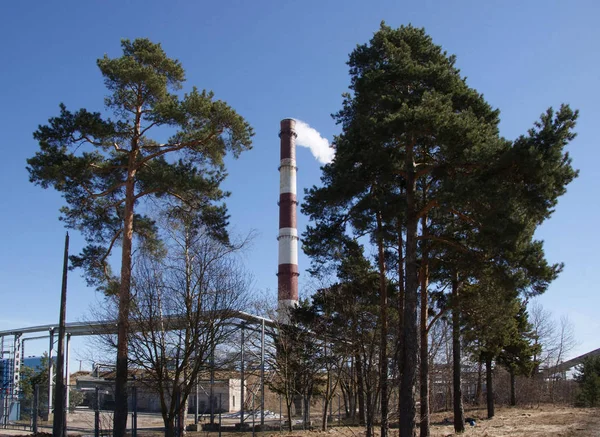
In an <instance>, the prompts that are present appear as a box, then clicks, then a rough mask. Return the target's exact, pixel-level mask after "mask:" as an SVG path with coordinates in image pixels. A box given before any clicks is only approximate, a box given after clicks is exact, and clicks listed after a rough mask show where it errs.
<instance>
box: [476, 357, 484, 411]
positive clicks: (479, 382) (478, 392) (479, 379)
mask: <svg viewBox="0 0 600 437" xmlns="http://www.w3.org/2000/svg"><path fill="white" fill-rule="evenodd" d="M482 368H483V363H482V362H481V361H480V362H479V363H478V365H477V388H476V389H475V405H481V392H482V390H481V386H482V385H483V380H482V378H483V369H482Z"/></svg>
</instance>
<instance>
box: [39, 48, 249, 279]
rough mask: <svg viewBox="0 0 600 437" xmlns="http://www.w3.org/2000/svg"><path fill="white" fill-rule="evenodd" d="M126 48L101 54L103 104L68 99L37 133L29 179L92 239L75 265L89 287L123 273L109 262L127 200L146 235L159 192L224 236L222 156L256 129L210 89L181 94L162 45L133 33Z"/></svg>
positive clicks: (151, 235) (179, 70) (245, 145)
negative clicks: (51, 194)
mask: <svg viewBox="0 0 600 437" xmlns="http://www.w3.org/2000/svg"><path fill="white" fill-rule="evenodd" d="M121 46H122V49H123V55H122V56H121V57H118V58H109V57H108V56H107V55H104V57H103V58H101V59H99V60H98V62H97V64H98V67H99V69H100V71H101V73H102V76H103V77H104V84H105V86H106V88H107V89H108V91H109V94H108V95H107V96H106V98H105V100H104V105H105V110H104V111H103V112H91V111H88V110H87V109H80V110H77V111H70V110H68V109H67V107H66V106H65V105H64V104H61V105H60V113H59V115H58V116H57V117H53V118H50V120H49V122H48V124H46V125H42V126H39V128H38V130H37V131H36V132H35V133H34V138H35V139H36V140H37V141H38V142H39V145H40V150H39V151H38V152H37V153H36V154H35V156H34V157H32V158H30V159H28V161H27V163H28V167H27V169H28V171H29V175H30V180H31V182H33V183H35V184H37V185H40V186H41V187H43V188H48V187H53V188H55V189H56V190H58V191H60V192H61V193H62V194H63V197H64V199H65V201H66V206H64V207H63V208H62V209H61V220H63V221H64V222H65V224H66V225H67V227H69V228H74V229H77V230H79V231H81V232H82V233H83V234H84V235H85V237H86V239H87V242H88V246H87V247H86V248H85V249H84V250H83V252H82V253H81V254H80V255H79V256H74V257H72V261H73V265H74V266H82V267H85V269H86V271H87V278H88V281H89V282H90V284H93V285H95V286H101V287H102V286H104V285H105V284H106V280H107V279H108V280H117V279H118V278H116V277H114V275H113V274H112V273H111V272H110V268H109V266H108V263H107V259H108V256H109V254H110V253H111V250H112V248H113V247H114V246H115V245H117V244H119V240H120V239H122V238H123V223H124V219H125V213H126V211H125V210H126V208H127V206H128V205H129V203H130V204H131V207H132V209H135V214H134V219H133V231H134V233H135V235H136V236H137V237H139V238H140V239H141V240H145V241H147V242H151V241H156V238H157V233H156V229H155V226H154V223H153V221H152V219H151V218H150V217H148V216H147V215H145V211H147V209H145V207H144V206H143V205H142V204H141V203H142V201H143V200H149V199H154V201H159V202H162V201H172V200H174V201H176V202H177V203H178V204H179V205H180V207H184V208H187V209H191V210H198V211H200V216H201V218H202V220H203V221H204V222H205V224H206V225H207V226H208V227H209V228H210V229H212V231H213V233H214V235H215V236H217V237H218V238H220V239H221V240H222V241H227V238H228V237H227V230H226V226H227V221H228V216H227V210H226V207H225V205H224V204H223V203H222V201H223V199H224V198H225V197H226V196H227V195H228V193H226V192H224V191H223V190H221V188H220V184H221V182H222V181H223V179H224V178H225V176H226V171H225V167H224V162H223V158H224V157H225V155H226V153H231V154H232V155H233V156H235V157H237V156H238V155H239V154H240V153H241V152H242V151H244V150H248V149H249V148H250V144H251V137H252V135H253V133H252V129H251V128H250V126H249V125H248V123H247V122H246V121H245V120H244V119H243V118H242V117H241V116H240V115H238V114H237V113H236V112H235V111H234V110H233V109H232V108H231V107H229V106H228V105H227V104H226V103H225V102H223V101H220V100H216V99H215V98H214V96H213V93H212V92H208V91H199V90H198V89H197V88H195V87H193V88H192V89H191V91H189V92H187V93H185V94H183V95H180V94H178V93H177V92H178V91H179V90H181V88H182V86H183V84H184V82H185V73H184V70H183V67H182V65H181V63H180V62H179V61H177V60H175V59H170V58H168V57H167V56H166V54H165V52H164V51H163V49H162V48H161V46H160V44H155V43H152V42H151V41H149V40H147V39H136V40H135V41H129V40H123V41H122V43H121ZM153 132H156V134H155V135H157V136H156V138H160V137H162V136H165V137H166V136H167V135H170V136H169V137H168V139H166V141H164V142H161V141H158V140H157V139H153V138H152V137H151V136H150V134H151V133H153ZM128 182H130V183H131V184H130V185H129V188H130V189H131V191H129V192H128V191H127V189H128ZM128 202H129V203H128ZM150 208H154V206H151V207H150Z"/></svg>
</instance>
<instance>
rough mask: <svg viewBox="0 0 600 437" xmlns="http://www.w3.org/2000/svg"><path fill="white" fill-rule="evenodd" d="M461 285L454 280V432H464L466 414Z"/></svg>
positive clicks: (456, 279)
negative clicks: (461, 364) (462, 385)
mask: <svg viewBox="0 0 600 437" xmlns="http://www.w3.org/2000/svg"><path fill="white" fill-rule="evenodd" d="M459 288H460V284H459V282H458V278H456V277H455V278H454V279H453V280H452V385H453V392H454V397H453V400H454V402H453V405H454V431H455V432H457V433H459V432H464V430H465V413H464V410H463V402H462V388H461V368H460V362H461V356H460V297H459V291H460V290H459Z"/></svg>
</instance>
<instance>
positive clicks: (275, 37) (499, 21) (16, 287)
mask: <svg viewBox="0 0 600 437" xmlns="http://www.w3.org/2000/svg"><path fill="white" fill-rule="evenodd" d="M0 16H1V17H2V18H3V20H2V21H3V23H2V26H0V38H1V40H2V41H3V47H2V51H1V54H2V68H0V102H1V105H2V106H1V108H2V110H1V111H2V113H1V117H0V127H1V132H2V134H3V135H2V140H3V142H4V145H3V148H2V150H3V156H2V159H1V160H0V182H1V184H2V186H4V187H5V189H4V195H3V196H2V198H1V200H0V205H1V211H2V214H1V215H0V242H1V243H0V247H1V249H0V296H1V299H0V330H3V329H11V328H15V327H19V326H30V325H37V324H46V323H54V322H55V321H56V320H57V319H58V309H59V302H58V298H59V293H60V280H61V263H62V244H63V239H64V228H63V226H62V224H61V223H60V222H59V221H58V209H59V207H60V206H61V205H62V201H61V198H60V196H59V194H57V193H56V192H53V191H52V190H42V189H41V188H39V187H36V186H34V185H32V184H30V183H29V182H28V175H27V172H26V170H25V160H26V158H28V157H30V156H32V155H33V154H34V153H35V151H36V150H37V147H38V146H37V144H36V142H35V141H34V140H33V138H32V132H33V131H35V129H36V128H37V126H38V125H39V124H43V123H45V122H46V121H47V120H48V118H49V117H51V116H54V115H57V113H58V104H59V103H60V102H64V103H65V104H66V105H67V107H69V108H71V109H78V108H80V107H86V108H88V109H89V110H102V109H103V103H102V98H103V96H104V95H105V89H104V86H103V83H102V78H101V76H100V73H99V71H98V69H97V67H96V63H95V61H96V59H97V58H99V57H101V56H102V55H103V54H104V53H108V55H109V56H112V57H115V56H119V55H120V40H121V39H122V38H130V39H134V38H137V37H148V38H150V39H152V40H153V41H155V42H160V43H162V45H163V48H164V49H165V51H166V52H167V54H168V55H169V56H170V57H174V58H178V59H179V60H180V61H181V62H182V64H183V66H184V68H185V69H186V72H187V79H188V81H187V84H186V89H189V88H191V86H192V85H196V86H197V87H199V88H200V89H203V88H205V89H209V90H213V91H214V92H215V96H216V97H217V98H219V99H222V100H225V101H227V102H228V103H229V104H230V105H231V106H233V107H234V108H235V109H236V110H237V111H238V112H239V113H240V114H242V115H243V116H244V117H246V119H247V120H248V121H249V122H250V123H251V125H252V126H253V127H254V129H255V132H256V136H255V137H254V148H253V150H252V151H250V152H246V153H244V154H243V155H242V156H241V157H240V159H239V160H236V161H228V169H229V173H230V177H229V178H228V180H227V182H226V184H225V187H226V188H227V189H229V190H231V192H232V196H231V198H230V199H229V200H228V202H227V203H228V206H229V210H230V213H231V216H232V219H231V222H232V228H233V230H234V232H237V233H239V234H246V233H248V232H249V231H251V230H256V231H257V237H256V238H255V240H254V244H253V246H252V248H251V249H250V251H249V252H248V253H247V255H246V261H247V267H248V269H249V270H250V271H251V273H252V274H253V276H254V286H255V288H256V290H259V291H265V290H269V291H270V292H271V293H272V295H273V296H275V289H276V285H277V278H276V276H275V273H276V270H277V242H276V235H277V228H278V219H277V199H278V194H279V193H278V189H279V175H278V172H277V167H278V162H279V156H278V153H279V152H278V144H279V139H278V136H277V135H278V129H279V120H281V119H282V118H286V117H294V118H299V119H301V120H304V121H306V122H307V123H309V124H310V125H311V126H313V127H314V128H316V129H317V130H318V131H319V132H321V134H322V135H323V136H324V137H326V138H330V139H331V137H332V136H333V135H334V134H336V133H337V132H338V127H337V126H336V125H335V124H334V123H333V121H332V119H331V117H330V114H331V113H333V112H336V111H337V110H338V109H339V108H340V106H341V94H342V93H343V92H344V91H346V89H347V86H348V83H349V77H348V72H347V66H346V64H345V62H346V60H347V58H348V54H349V53H350V52H351V51H352V50H353V48H354V47H355V46H356V45H357V44H362V43H365V42H367V41H368V40H369V39H370V37H371V36H372V34H373V33H374V32H375V31H376V30H377V28H378V26H379V23H380V22H381V21H382V20H385V21H386V22H387V24H389V25H391V26H394V27H397V26H400V25H402V24H408V23H412V24H413V25H415V26H423V27H425V29H426V30H427V32H428V33H429V34H430V35H431V36H432V37H433V39H434V41H435V42H436V43H438V44H440V45H442V46H443V47H444V48H445V49H446V50H447V51H448V52H449V53H454V54H456V55H457V57H458V62H457V64H458V66H459V68H460V69H461V70H462V72H463V74H464V75H466V76H467V77H468V83H469V84H470V85H471V86H472V87H474V88H476V89H478V90H479V91H480V92H482V93H484V95H485V97H486V98H487V100H488V101H489V102H490V103H491V104H492V105H493V106H495V107H498V108H499V109H500V110H501V111H502V115H501V118H502V124H501V129H502V134H503V135H504V136H506V137H507V138H514V137H516V136H517V135H519V134H521V133H525V132H526V130H527V129H528V128H529V127H531V125H532V123H533V122H534V121H535V120H536V119H537V118H538V117H539V115H540V114H541V113H542V112H543V111H544V110H545V109H546V108H547V107H548V106H555V107H557V106H559V105H560V104H561V103H563V102H566V103H569V104H571V106H572V107H574V108H577V109H579V110H580V111H581V114H580V118H579V124H578V126H577V129H576V130H577V133H578V137H577V138H576V139H575V140H574V141H573V142H572V144H571V146H570V152H571V155H572V157H573V162H574V165H575V167H577V168H579V169H580V171H581V173H580V177H579V178H578V179H577V180H576V181H575V182H574V183H573V184H571V185H570V186H569V188H568V192H567V194H566V195H565V196H564V197H563V198H561V199H560V202H559V204H558V207H557V210H556V212H555V214H554V215H553V217H552V219H551V220H550V221H548V222H547V223H545V224H544V225H543V227H542V228H541V229H540V231H539V232H538V236H539V238H542V239H544V240H545V242H546V253H547V256H548V258H549V259H550V260H551V261H552V262H559V261H562V262H565V264H566V266H565V270H564V272H563V273H562V275H561V277H560V278H559V279H558V280H557V281H556V282H555V283H553V284H552V286H551V287H550V289H549V290H548V291H547V293H546V294H545V295H544V296H543V297H541V298H540V301H541V303H542V305H544V307H545V308H546V309H548V310H550V311H551V312H552V313H553V314H554V315H555V316H556V317H557V318H559V317H560V316H562V315H567V316H568V317H569V318H570V319H571V321H572V322H573V323H574V326H575V332H576V335H577V337H578V340H579V342H580V344H579V346H578V347H577V348H576V349H575V350H574V351H573V353H572V354H578V353H583V352H587V351H589V350H591V349H595V348H598V347H600V341H598V332H600V321H599V318H598V317H597V308H598V307H599V306H600V297H599V295H598V293H597V290H596V287H597V281H596V280H595V279H596V278H595V276H594V274H595V272H597V270H596V269H597V268H598V267H597V265H598V262H597V255H596V254H597V250H596V249H597V247H598V246H599V245H600V237H598V234H597V232H596V225H597V223H598V222H599V221H600V207H599V206H598V201H597V199H598V188H599V187H600V184H599V182H600V173H599V171H598V170H597V162H598V160H599V158H600V153H599V152H598V150H599V149H598V147H596V146H595V145H594V144H596V135H595V133H596V132H595V131H596V127H597V126H598V120H600V117H599V115H600V110H599V109H598V101H599V100H600V93H599V91H598V89H599V88H598V83H599V81H598V79H599V75H600V73H599V71H600V61H598V50H597V44H598V41H600V30H599V27H598V26H597V18H598V17H599V16H600V3H598V2H596V1H594V0H589V1H585V0H581V1H573V2H559V1H549V0H540V1H534V0H530V1H526V2H523V1H489V2H482V1H466V0H465V1H452V2H450V1H441V0H440V1H422V2H408V1H404V2H402V1H398V0H395V1H372V2H365V1H350V0H346V1H341V0H340V1H337V0H320V1H310V0H305V1H303V2H291V1H274V0H273V1H261V0H255V1H241V0H238V1H223V2H216V1H209V2H197V1H171V2H159V1H132V0H125V1H102V2H100V1H85V2H82V1H72V0H69V1H67V0H65V1H61V2H17V1H13V2H2V6H0ZM298 166H299V173H298V192H299V194H301V193H302V192H303V189H304V188H306V187H310V186H312V185H313V184H317V183H318V182H319V175H320V170H319V163H318V162H317V161H316V160H315V159H314V158H313V157H312V156H311V155H310V152H309V151H308V149H299V150H298ZM304 226H306V219H305V218H303V217H300V218H299V228H300V231H302V230H303V228H304ZM71 235H72V240H71V241H72V244H71V249H72V252H73V253H74V252H76V251H78V250H79V249H80V248H81V247H82V239H81V237H80V236H79V235H77V234H76V233H73V232H72V233H71ZM300 264H301V265H300V268H301V270H302V269H304V268H305V267H307V265H308V260H307V259H306V257H304V256H303V255H301V256H300ZM308 282H309V280H308V275H306V274H304V275H302V276H301V278H300V286H301V288H302V287H303V286H304V287H305V288H307V287H308ZM97 299H98V298H97V296H95V293H94V291H93V290H91V289H87V288H86V286H85V283H84V282H83V280H82V279H81V278H80V277H79V275H78V273H73V274H71V276H70V283H69V297H68V319H69V320H70V321H76V320H80V319H81V318H82V317H84V316H85V315H86V313H87V312H88V309H89V306H90V305H93V304H94V303H95V302H97ZM82 343H83V342H82V341H78V342H76V343H75V344H74V346H75V349H81V350H82V349H83V346H82ZM28 347H30V350H28V351H26V354H27V355H29V354H30V353H39V351H41V350H43V349H44V348H45V347H46V342H45V341H40V342H31V345H30V346H28ZM77 354H78V352H77V351H75V355H77ZM83 355H85V354H84V352H79V357H80V358H85V357H84V356H83Z"/></svg>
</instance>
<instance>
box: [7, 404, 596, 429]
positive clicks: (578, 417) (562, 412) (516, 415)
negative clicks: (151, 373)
mask: <svg viewBox="0 0 600 437" xmlns="http://www.w3.org/2000/svg"><path fill="white" fill-rule="evenodd" d="M465 417H469V418H473V419H475V426H470V425H469V424H466V431H465V433H464V434H462V435H464V436H465V437H467V436H481V437H483V436H485V437H503V436H514V437H550V436H556V437H559V436H560V437H570V436H581V437H600V409H579V408H569V407H556V406H541V407H539V408H498V409H497V411H496V416H495V417H494V418H493V419H491V420H487V419H486V418H485V417H486V411H485V410H470V411H466V412H465ZM71 419H72V420H70V421H69V435H70V436H73V437H74V436H77V435H90V434H91V435H93V431H92V432H89V431H88V429H89V428H88V426H89V419H90V418H89V417H88V414H80V415H74V416H71ZM105 419H108V418H105ZM444 419H447V420H448V421H449V423H448V422H446V423H444ZM138 420H139V422H140V427H143V428H145V429H141V430H139V431H138V435H139V436H140V437H160V436H162V435H163V433H162V432H161V431H160V430H159V429H157V428H158V427H160V423H161V422H160V419H159V418H157V417H150V416H148V417H140V418H139V419H138ZM451 421H452V414H451V413H435V414H433V415H432V418H431V422H432V426H431V436H432V437H442V436H444V437H447V436H452V435H454V429H453V426H452V422H451ZM40 431H44V432H50V433H51V432H52V430H51V428H50V429H48V428H45V429H41V430H40ZM364 434H365V432H364V428H359V427H343V426H342V427H333V428H330V429H329V430H328V431H326V432H322V431H318V430H313V431H294V432H293V433H286V432H283V433H281V434H280V433H279V432H273V431H268V432H262V433H258V432H257V433H256V437H277V436H289V437H292V436H293V437H326V436H325V435H327V437H362V436H364ZM378 434H379V433H378V432H376V435H378ZM26 435H31V433H30V432H27V431H16V430H10V429H0V436H26ZM186 435H187V436H188V437H217V436H218V433H217V432H212V433H208V432H188V433H187V434H186ZM319 435H320V436H319ZM397 435H398V430H397V429H391V430H390V437H394V436H397ZM251 436H252V433H251V432H246V433H222V437H251Z"/></svg>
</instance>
